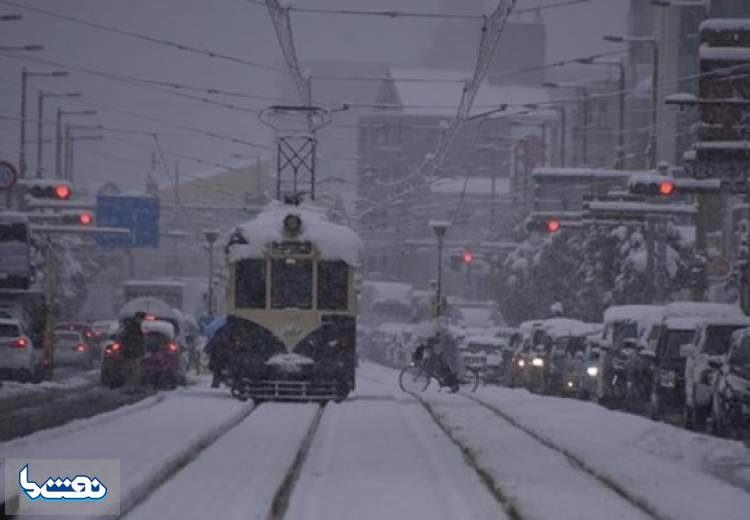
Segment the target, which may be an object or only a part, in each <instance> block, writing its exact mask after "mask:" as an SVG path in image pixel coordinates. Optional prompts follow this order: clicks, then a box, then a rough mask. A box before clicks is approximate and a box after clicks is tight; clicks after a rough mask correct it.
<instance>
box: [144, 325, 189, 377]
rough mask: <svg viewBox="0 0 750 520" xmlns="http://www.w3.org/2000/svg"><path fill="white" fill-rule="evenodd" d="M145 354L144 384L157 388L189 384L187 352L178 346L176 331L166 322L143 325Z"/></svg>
mask: <svg viewBox="0 0 750 520" xmlns="http://www.w3.org/2000/svg"><path fill="white" fill-rule="evenodd" d="M141 331H142V332H143V340H144V346H145V350H146V352H145V354H144V357H143V365H142V376H143V382H144V383H145V384H148V385H153V386H156V387H165V386H166V387H174V386H177V385H178V384H179V385H184V384H186V383H187V377H186V372H187V357H186V356H187V352H185V351H184V350H183V349H182V348H180V346H179V345H178V344H177V341H176V337H175V330H174V327H173V325H172V324H171V323H169V322H166V321H158V320H156V321H144V322H143V323H142V325H141Z"/></svg>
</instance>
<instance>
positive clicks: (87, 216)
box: [78, 211, 94, 226]
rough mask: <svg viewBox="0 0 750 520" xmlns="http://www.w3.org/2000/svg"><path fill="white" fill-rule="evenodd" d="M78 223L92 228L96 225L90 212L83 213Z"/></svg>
mask: <svg viewBox="0 0 750 520" xmlns="http://www.w3.org/2000/svg"><path fill="white" fill-rule="evenodd" d="M78 221H79V222H80V223H81V225H83V226H90V225H91V224H93V223H94V216H93V215H92V214H91V213H89V212H88V211H84V212H83V213H81V216H80V217H78Z"/></svg>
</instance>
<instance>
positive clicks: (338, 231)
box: [228, 201, 363, 265]
mask: <svg viewBox="0 0 750 520" xmlns="http://www.w3.org/2000/svg"><path fill="white" fill-rule="evenodd" d="M288 215H297V216H298V217H299V218H300V220H301V221H302V225H301V228H300V232H299V234H298V235H296V236H295V237H294V239H295V240H300V241H310V242H312V243H313V244H314V245H315V247H317V249H318V252H319V253H320V256H321V258H326V259H335V260H343V261H344V262H346V263H347V264H349V265H355V264H357V262H358V261H359V256H360V252H361V250H362V247H363V244H362V240H361V239H360V238H359V235H357V234H356V233H355V232H354V231H352V230H351V229H350V228H348V227H346V226H342V225H340V224H335V223H333V222H331V221H330V220H329V219H328V218H327V217H326V215H325V210H324V208H321V207H319V206H316V205H314V204H312V203H310V202H303V203H302V204H300V205H299V206H290V205H288V204H283V203H281V202H279V201H272V202H270V203H269V204H268V205H267V206H266V207H265V208H263V210H262V211H261V212H260V213H259V214H258V215H257V216H256V217H255V218H254V219H252V220H250V221H248V222H245V223H244V224H241V225H239V226H237V228H236V230H237V231H238V232H239V233H240V234H241V235H242V237H243V238H244V239H245V241H246V242H247V244H236V245H234V246H232V247H231V248H230V250H229V257H228V261H229V262H237V261H239V260H242V259H244V258H248V257H259V256H262V255H263V253H264V252H265V251H266V248H267V247H268V246H269V245H270V244H271V243H272V242H284V241H287V240H289V238H288V237H287V236H286V235H285V234H284V219H285V218H286V217H287V216H288Z"/></svg>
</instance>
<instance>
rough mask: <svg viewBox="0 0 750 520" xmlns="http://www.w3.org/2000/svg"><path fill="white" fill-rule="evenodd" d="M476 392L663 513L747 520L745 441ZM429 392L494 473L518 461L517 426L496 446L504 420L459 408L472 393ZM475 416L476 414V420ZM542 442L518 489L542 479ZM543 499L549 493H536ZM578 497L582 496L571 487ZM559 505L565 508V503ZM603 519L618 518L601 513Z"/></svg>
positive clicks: (518, 473) (392, 375)
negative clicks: (512, 449) (511, 448)
mask: <svg viewBox="0 0 750 520" xmlns="http://www.w3.org/2000/svg"><path fill="white" fill-rule="evenodd" d="M362 370H363V371H364V373H365V374H367V376H368V377H373V378H376V379H379V380H381V381H383V382H384V383H389V382H391V381H392V383H391V384H393V385H397V382H396V378H397V372H396V371H393V370H390V369H386V368H383V367H379V366H377V365H372V364H369V363H367V364H364V365H363V368H362ZM475 396H476V397H478V398H479V399H480V400H481V401H483V402H486V403H488V404H490V405H491V406H493V407H494V408H496V409H498V410H500V411H501V412H502V413H503V414H506V415H507V416H508V417H510V418H511V419H512V420H513V421H515V422H517V423H518V424H519V425H521V426H523V427H525V428H527V429H529V430H530V431H532V432H533V433H534V434H536V435H538V436H540V437H541V438H543V439H545V440H547V441H548V442H550V443H551V444H553V445H554V446H556V447H557V448H560V449H562V450H564V451H565V452H566V453H568V454H570V455H571V456H573V457H575V458H576V459H578V460H580V461H582V462H583V463H584V464H585V465H586V467H587V468H589V469H591V470H593V471H594V472H595V473H596V474H597V475H598V476H600V477H602V478H605V479H607V480H609V481H611V482H614V483H616V485H617V486H619V487H620V488H621V489H623V490H624V491H625V492H626V493H627V494H628V495H629V496H631V497H634V498H636V499H637V500H638V501H639V502H640V503H642V504H645V505H646V506H647V507H648V508H649V509H650V510H652V511H655V512H657V513H658V515H659V516H662V517H665V518H679V519H680V520H691V519H696V520H698V519H701V520H705V518H721V519H722V520H730V519H737V520H740V519H746V518H747V511H750V493H748V490H750V485H747V484H748V482H747V481H743V479H744V478H746V477H747V473H746V471H747V470H748V468H750V451H749V450H748V449H747V448H746V447H744V446H743V445H742V444H741V443H738V442H733V441H727V440H722V439H716V438H712V437H709V436H707V435H701V434H696V433H692V432H688V431H685V430H681V429H679V428H676V427H673V426H670V425H667V424H663V423H656V422H653V421H650V420H648V419H646V418H643V417H639V416H634V415H630V414H626V413H620V412H614V411H611V410H607V409H605V408H602V407H600V406H598V405H596V404H594V403H587V402H581V401H576V400H572V399H562V398H554V397H544V396H537V395H533V394H530V393H528V392H527V391H525V390H511V389H506V388H499V387H484V388H481V389H480V390H479V391H478V392H477V393H476V394H475ZM424 397H425V398H426V399H427V401H428V402H430V403H436V405H437V406H438V409H439V411H440V412H441V413H442V414H443V417H444V418H445V420H447V421H448V422H449V423H450V424H451V426H454V427H456V428H460V429H458V430H456V434H457V435H459V436H460V437H461V438H465V439H466V440H467V442H469V443H470V444H471V445H472V447H473V448H474V449H476V450H477V451H478V453H479V457H480V460H481V461H482V463H483V464H489V466H490V467H491V468H492V470H493V474H494V473H495V472H497V471H502V470H503V468H502V466H503V465H507V464H509V463H508V461H509V460H513V459H512V458H510V457H511V456H512V454H504V455H502V456H501V454H502V453H503V452H504V450H506V449H507V444H508V443H509V442H510V441H509V439H510V436H511V435H512V433H511V430H508V432H507V433H506V434H505V435H499V436H497V439H496V442H495V443H494V444H493V443H492V442H491V441H492V439H493V438H494V437H493V434H492V433H489V431H490V430H492V429H493V428H500V426H497V421H495V423H494V424H495V426H493V425H492V424H490V423H485V424H484V426H483V427H480V426H479V425H478V424H475V422H476V423H481V422H483V421H484V419H482V418H481V415H480V414H479V413H478V412H477V411H476V410H474V409H472V408H467V407H463V406H455V402H458V403H460V402H461V400H462V399H463V400H466V398H463V397H461V396H447V395H444V394H442V393H440V394H439V393H437V391H436V390H435V389H428V391H427V392H426V393H425V394H424ZM451 400H453V401H454V403H453V404H454V405H453V406H451V404H452V403H451ZM469 402H470V401H469ZM488 412H489V410H488ZM490 413H492V412H490ZM472 416H475V417H476V418H474V419H472V418H471V417H472ZM485 430H486V431H485ZM536 446H537V447H536V449H535V450H527V449H521V448H519V453H521V456H520V457H519V458H520V459H521V460H520V462H519V465H518V467H515V466H516V464H512V465H513V466H514V472H513V473H511V474H512V475H515V476H514V477H511V478H510V479H509V480H508V482H509V483H512V482H514V481H515V482H516V483H517V486H518V488H519V489H520V488H522V487H524V486H528V485H531V483H533V481H534V480H533V479H534V478H536V479H539V478H541V477H542V475H537V474H536V473H537V472H536V471H535V468H537V467H542V466H540V464H541V462H540V461H539V460H537V456H539V455H540V453H541V452H542V451H544V448H543V447H542V445H540V444H539V443H537V444H536ZM503 457H505V459H504V458H503ZM532 457H533V458H532ZM524 460H525V464H526V466H524V465H523V464H524ZM548 463H549V462H548ZM723 464H725V465H723ZM506 470H507V468H506ZM527 471H528V472H529V473H527ZM717 477H720V478H723V479H726V478H731V479H732V480H733V481H734V482H735V483H738V484H740V483H741V484H744V486H743V487H744V488H745V489H740V488H739V487H734V486H732V485H731V484H729V483H727V482H726V481H724V480H721V479H720V478H717ZM558 482H559V485H566V486H567V485H568V484H569V483H570V481H569V479H567V478H565V480H564V482H560V481H559V480H558ZM592 489H593V488H592ZM590 493H591V490H589V491H587V492H586V495H584V496H580V497H579V498H577V499H576V500H577V501H578V502H579V503H580V504H581V507H583V505H582V504H584V500H587V499H590V498H591V495H590ZM532 495H533V494H532ZM540 496H545V495H544V494H542V493H540V494H538V495H537V497H540ZM571 496H572V497H576V496H578V494H577V493H575V492H571ZM558 504H560V505H562V503H561V502H558ZM524 505H525V503H524V502H520V501H519V503H518V507H519V509H521V510H522V511H523V506H524ZM535 507H538V504H537V505H535ZM552 517H554V518H558V517H560V516H559V515H554V516H552ZM602 517H606V518H610V517H612V516H611V515H610V514H606V515H604V516H599V518H602Z"/></svg>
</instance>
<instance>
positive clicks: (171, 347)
mask: <svg viewBox="0 0 750 520" xmlns="http://www.w3.org/2000/svg"><path fill="white" fill-rule="evenodd" d="M167 351H168V352H169V353H171V354H177V353H178V352H179V351H180V347H178V346H177V343H167Z"/></svg>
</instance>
